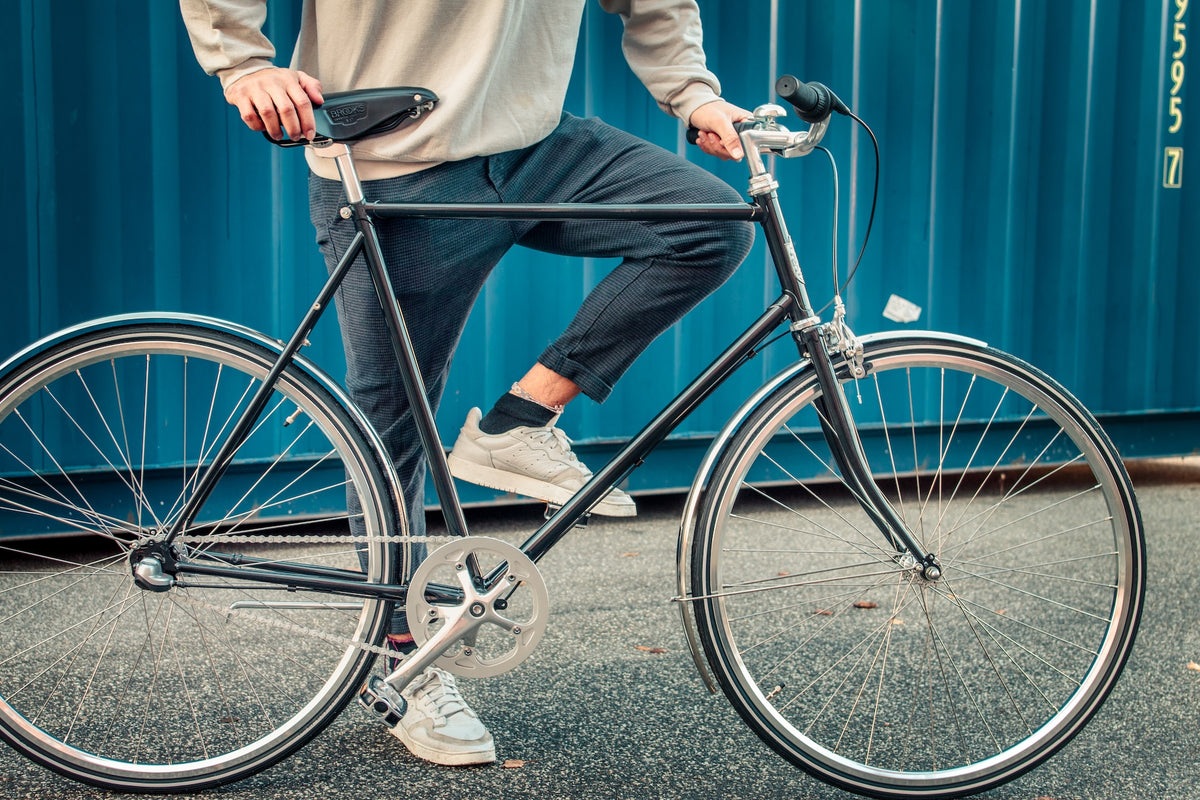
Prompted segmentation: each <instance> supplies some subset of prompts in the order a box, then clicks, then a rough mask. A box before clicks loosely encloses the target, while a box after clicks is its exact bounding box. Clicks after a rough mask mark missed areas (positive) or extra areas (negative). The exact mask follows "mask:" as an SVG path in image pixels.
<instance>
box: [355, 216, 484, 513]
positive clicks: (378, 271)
mask: <svg viewBox="0 0 1200 800" xmlns="http://www.w3.org/2000/svg"><path fill="white" fill-rule="evenodd" d="M350 209H351V211H352V213H353V215H354V217H355V224H356V225H357V226H358V229H359V231H361V232H362V234H363V236H364V237H365V239H366V241H365V242H364V243H363V255H364V256H365V257H366V259H367V267H368V269H369V271H370V273H371V280H372V282H373V283H374V284H375V293H376V294H377V295H378V298H379V304H380V307H381V308H382V309H383V316H384V319H385V320H386V321H387V328H388V335H389V337H390V339H391V344H392V350H393V351H394V353H395V355H396V363H397V366H398V367H399V369H400V378H401V380H402V381H403V383H404V391H405V393H406V394H407V396H408V403H409V406H410V407H411V408H412V412H413V423H414V424H415V425H416V427H417V435H418V436H419V438H420V440H421V447H422V448H423V449H424V451H425V460H426V462H427V463H428V465H429V476H430V478H432V479H433V485H434V487H435V488H436V489H437V494H438V500H439V501H440V503H441V507H442V514H443V515H444V517H445V522H446V528H447V530H448V532H449V533H450V535H452V536H466V535H467V521H466V517H464V516H463V511H462V504H461V503H460V502H459V499H458V491H457V490H456V489H455V488H454V479H453V477H452V476H451V475H450V467H449V465H448V464H447V463H446V454H445V451H444V450H443V448H442V440H441V437H439V436H438V432H437V423H436V421H435V419H434V414H433V408H432V406H430V404H429V396H428V395H427V394H426V392H425V380H424V379H423V378H422V377H421V367H420V363H419V362H418V360H417V354H416V350H415V349H414V348H413V345H412V337H410V336H409V333H408V326H407V325H406V324H405V322H404V313H403V311H402V310H401V308H400V301H399V300H398V299H397V297H396V292H395V290H394V289H393V288H392V282H391V280H390V279H389V278H388V274H387V268H386V266H385V265H384V258H383V250H382V249H381V247H380V245H379V234H378V233H377V232H376V230H375V224H374V222H373V221H372V220H371V217H370V215H369V214H368V213H367V210H366V208H365V206H364V204H363V203H362V202H361V201H359V202H357V203H352V204H351V205H350Z"/></svg>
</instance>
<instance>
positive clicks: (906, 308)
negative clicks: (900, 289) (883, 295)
mask: <svg viewBox="0 0 1200 800" xmlns="http://www.w3.org/2000/svg"><path fill="white" fill-rule="evenodd" d="M883 315H884V316H885V317H887V318H888V319H890V320H891V321H892V322H916V321H917V320H919V319H920V318H921V307H920V306H919V305H917V304H916V303H910V302H909V301H908V300H905V299H904V298H903V297H901V296H900V295H898V294H894V295H892V296H891V297H889V298H888V301H887V305H886V306H884V307H883Z"/></svg>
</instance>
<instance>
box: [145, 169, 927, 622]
mask: <svg viewBox="0 0 1200 800" xmlns="http://www.w3.org/2000/svg"><path fill="white" fill-rule="evenodd" d="M348 208H349V209H350V212H351V218H352V219H353V220H354V222H355V226H356V228H357V233H356V234H355V237H354V239H353V241H352V242H351V244H350V246H349V247H348V248H347V250H346V252H345V253H344V254H343V255H342V257H341V259H340V260H339V262H338V264H337V265H336V267H335V268H334V269H333V270H332V271H331V273H330V277H329V280H328V281H327V282H326V283H325V285H324V286H323V287H322V289H321V291H320V293H319V295H318V297H317V300H316V301H315V302H314V303H313V305H312V306H311V307H310V308H309V310H308V312H307V313H306V314H305V316H304V318H303V320H302V321H301V322H300V325H299V326H298V328H297V329H296V331H295V333H293V335H292V337H291V338H290V339H289V341H288V343H287V345H286V346H285V347H284V348H283V350H282V351H281V352H280V355H279V357H278V358H277V360H276V362H275V364H274V365H273V366H272V368H271V370H270V371H269V373H268V375H267V377H266V378H265V379H264V383H263V385H262V386H261V387H260V388H259V390H258V391H257V392H256V394H255V397H254V398H253V400H252V401H251V403H250V405H249V408H248V410H247V412H246V414H245V415H244V416H243V417H242V419H241V420H240V421H239V423H238V425H237V426H235V428H234V430H233V432H232V433H231V435H230V436H229V438H228V439H227V440H226V441H225V443H224V444H223V445H222V447H221V448H220V450H219V451H218V453H217V455H216V456H215V457H214V459H213V462H212V464H211V465H210V467H209V469H207V470H206V471H205V474H204V476H203V479H202V480H201V481H200V483H199V484H198V485H197V489H196V491H195V492H194V493H193V495H192V496H191V497H190V498H189V500H188V502H187V505H186V507H185V508H184V510H183V513H181V514H180V516H179V518H178V519H177V521H176V522H175V523H174V525H172V527H171V529H170V530H169V531H168V533H167V535H166V542H167V544H170V542H171V541H172V540H173V539H174V538H175V537H176V536H177V535H179V534H180V533H181V532H182V531H183V530H184V529H186V528H187V527H188V526H190V525H191V524H192V522H193V521H194V519H195V517H196V515H197V514H198V513H199V509H200V507H201V506H202V505H203V503H204V501H205V500H206V499H207V498H208V495H209V494H210V493H211V491H212V489H213V488H214V486H215V485H216V483H217V481H218V480H219V479H220V477H221V475H222V474H223V473H224V471H225V470H226V468H227V467H228V466H229V464H230V462H231V461H232V459H233V457H234V455H235V454H236V452H237V450H238V448H239V447H241V445H242V443H243V441H244V439H245V437H246V436H247V435H248V434H249V431H250V429H251V427H252V425H253V424H254V421H255V418H256V417H257V416H258V414H259V413H260V412H261V411H262V409H263V408H264V407H265V406H266V403H267V402H268V400H269V398H270V396H271V393H272V392H273V390H274V383H275V380H276V379H277V378H278V377H279V376H280V375H281V374H282V372H283V370H284V369H286V367H287V366H288V364H290V363H291V361H292V359H293V358H294V357H295V354H296V352H298V350H299V348H300V346H301V345H302V344H303V342H304V341H305V340H306V339H307V337H308V334H309V333H310V332H311V331H312V329H313V328H314V327H315V326H316V324H317V321H318V320H319V319H320V316H321V314H322V313H324V311H325V309H326V308H327V307H328V306H329V303H330V302H331V300H332V299H333V296H334V293H335V292H336V291H337V288H338V287H339V286H340V285H341V283H342V281H343V280H344V279H345V277H346V275H347V273H348V272H349V270H350V268H351V266H352V265H354V264H355V263H356V262H357V261H358V258H359V256H362V257H363V259H364V260H365V262H366V266H367V269H368V271H369V272H370V275H371V278H372V281H373V282H374V285H375V290H376V293H377V295H378V297H379V301H380V304H381V306H382V308H383V309H384V312H385V319H386V321H387V327H388V332H389V336H390V339H391V344H392V349H393V351H394V353H395V356H396V360H397V364H398V365H399V368H400V374H401V377H402V380H403V382H404V388H405V392H406V393H407V395H408V398H409V402H410V404H411V406H412V408H413V420H414V423H415V424H416V427H417V432H418V436H419V437H420V440H421V444H422V446H423V447H424V449H425V454H426V458H427V461H428V465H429V474H430V477H431V478H432V480H433V483H434V487H435V489H436V491H437V495H438V498H439V499H440V501H441V508H442V513H443V515H444V516H445V521H446V526H447V529H448V531H449V533H450V534H451V535H454V536H466V535H467V523H466V519H465V517H464V515H463V510H462V504H461V502H460V501H459V498H458V492H457V490H456V489H455V486H454V480H453V478H452V477H451V475H450V469H449V467H448V465H447V463H446V454H445V450H444V448H443V447H442V442H441V439H440V437H439V436H438V432H437V426H436V424H435V421H434V413H433V409H432V408H431V406H430V404H429V400H428V397H427V395H426V393H425V386H424V381H423V380H422V378H421V374H420V369H419V367H418V364H417V359H416V354H415V352H414V350H413V346H412V340H411V338H410V337H409V334H408V329H407V327H406V325H405V322H404V316H403V311H402V309H401V308H400V306H399V303H398V301H397V298H396V295H395V291H394V290H393V288H392V285H391V281H390V280H389V279H388V275H387V267H386V265H385V263H384V257H383V252H382V249H381V247H380V243H379V236H378V233H377V231H376V228H375V225H374V222H373V220H374V218H376V217H384V218H386V217H403V218H421V219H510V220H512V219H519V220H529V221H563V220H596V221H600V220H609V221H611V220H628V221H637V222H642V221H651V220H656V221H662V220H696V219H722V220H743V221H747V222H757V223H759V224H760V225H761V227H762V229H763V232H764V234H765V236H766V239H767V245H768V248H769V250H770V252H771V255H772V261H773V263H774V264H775V270H776V273H777V274H778V277H779V281H780V285H781V287H782V293H781V294H780V296H779V297H778V298H777V299H776V300H775V301H774V302H773V303H771V304H770V305H769V306H768V307H767V309H766V310H765V311H764V312H763V313H762V315H761V316H759V318H758V319H757V320H755V321H754V323H753V324H751V325H750V326H749V327H748V328H747V329H746V330H745V331H744V332H743V333H742V334H741V335H740V336H738V337H737V338H736V339H735V340H734V341H733V342H732V343H731V344H730V345H729V346H728V347H726V348H725V350H724V351H723V352H722V353H721V354H720V355H719V356H718V357H717V358H716V359H715V360H714V361H713V362H712V363H711V364H710V365H709V366H708V367H707V368H706V369H705V370H704V371H703V372H702V373H701V374H700V375H699V376H698V377H696V378H695V379H694V380H693V381H692V382H691V383H690V384H689V385H688V386H687V387H686V388H685V389H684V390H683V391H681V392H680V393H679V394H678V395H677V396H676V397H675V399H674V400H672V401H671V402H670V403H669V404H668V405H667V406H666V407H665V408H664V409H663V410H662V411H660V412H659V413H658V415H657V416H655V417H654V419H653V420H652V421H651V422H650V423H648V424H647V425H646V426H645V427H644V428H643V429H642V430H641V432H639V433H638V434H637V435H636V436H634V437H633V438H632V439H631V440H630V441H629V442H627V443H626V444H625V446H624V447H622V448H621V450H620V451H619V452H618V453H617V454H616V455H615V456H613V458H612V459H611V460H610V461H609V462H608V464H606V465H605V466H604V467H603V468H602V469H601V470H600V471H599V472H597V473H595V474H594V475H593V477H592V478H591V480H589V481H588V482H587V483H586V484H585V485H584V486H583V488H581V489H580V490H579V491H578V492H577V493H576V494H575V495H574V496H573V497H572V498H571V499H570V500H569V501H568V502H566V503H565V504H564V505H563V506H562V507H561V508H560V509H558V511H556V512H555V513H554V514H552V515H551V516H550V518H549V519H547V520H546V522H545V523H544V524H543V525H542V526H541V527H540V528H538V529H537V531H535V532H534V533H533V534H532V535H531V536H530V537H529V538H528V539H527V540H526V541H525V543H524V544H522V545H521V550H522V551H524V552H525V553H526V554H527V555H528V556H529V557H530V558H531V559H533V560H534V561H537V560H540V559H541V558H542V556H544V555H545V554H546V553H548V552H549V551H550V550H551V548H553V547H554V545H555V544H557V543H558V541H559V540H561V539H562V537H563V536H565V535H566V533H567V532H568V531H569V530H571V529H572V528H573V527H574V526H575V525H576V523H578V521H579V519H580V518H581V517H582V516H583V515H584V514H585V513H587V511H588V509H590V508H591V507H592V506H593V505H594V504H595V503H596V502H598V501H599V500H600V499H601V498H602V497H603V496H604V494H605V493H606V492H607V491H608V490H609V489H610V488H611V487H612V486H615V485H616V484H617V483H618V482H620V481H621V480H622V479H623V478H624V477H625V476H626V475H628V474H629V473H630V472H632V471H633V470H634V469H635V468H636V467H638V466H639V465H640V464H641V463H642V461H643V459H644V458H645V457H646V456H647V455H648V454H649V453H650V451H651V450H653V449H654V448H655V447H656V446H657V445H658V444H659V443H660V442H662V441H663V440H664V439H665V438H666V437H667V436H668V435H669V434H670V433H671V431H673V430H675V428H677V427H678V426H679V425H680V424H681V423H682V422H683V421H684V420H685V419H686V418H687V417H688V415H690V414H691V412H692V411H693V410H694V409H695V408H696V407H697V406H698V405H699V404H700V403H701V402H702V401H703V400H704V399H705V398H707V397H708V396H709V395H711V394H712V393H713V392H714V391H715V390H716V389H717V388H718V387H720V386H721V384H723V383H724V382H725V380H726V379H727V378H728V377H729V376H730V375H732V374H733V372H735V371H736V370H737V369H738V367H740V366H741V365H742V364H743V363H745V362H746V361H747V360H749V359H750V358H752V357H753V356H754V355H756V354H757V352H758V348H759V347H760V346H761V345H762V344H763V343H764V342H765V341H766V340H767V339H768V337H770V336H771V334H772V332H773V331H775V330H776V329H777V328H778V327H779V326H780V324H782V323H784V322H788V323H789V325H790V327H791V328H792V332H793V338H794V339H795V341H796V342H797V344H798V346H799V348H800V355H801V356H805V355H807V356H808V357H809V359H810V360H811V361H812V362H813V363H814V365H815V366H816V368H817V374H818V380H819V381H820V383H821V385H822V388H823V389H824V393H823V394H824V396H823V399H822V403H821V410H822V414H821V416H822V429H823V431H824V433H825V437H826V439H827V441H828V443H829V446H830V448H831V449H832V451H833V454H834V458H835V460H836V461H837V463H838V466H839V468H840V469H841V470H842V472H843V474H844V475H846V476H847V480H848V481H849V482H850V484H851V487H852V488H853V489H855V493H856V495H857V496H858V499H859V502H860V504H861V505H862V506H863V508H864V510H866V512H867V513H868V514H869V515H870V516H871V518H872V519H873V520H874V521H875V523H876V525H877V526H878V527H879V528H880V530H881V531H882V533H883V534H884V535H885V536H886V537H887V538H888V540H889V541H890V542H891V543H892V544H893V545H894V546H895V547H896V549H897V550H898V551H902V550H903V549H905V548H907V549H908V550H909V551H910V552H912V553H913V554H914V555H915V556H916V557H917V558H918V560H921V561H926V563H932V560H931V559H932V557H931V556H926V555H925V554H924V553H923V552H921V550H920V549H919V547H918V546H917V543H916V542H915V541H913V540H912V536H911V534H910V533H909V532H908V531H907V530H906V529H905V526H904V524H903V523H902V522H901V521H900V520H899V518H898V516H897V515H896V514H895V511H894V510H893V509H892V508H891V506H890V505H889V504H888V503H887V501H886V500H885V499H884V498H883V496H882V493H881V492H880V491H879V489H878V487H876V486H875V484H874V482H873V481H872V480H871V478H870V473H869V470H868V469H867V467H866V466H865V457H864V456H863V455H862V451H861V445H860V444H859V440H858V436H857V432H856V430H855V428H854V424H853V420H852V419H851V418H850V415H849V408H848V406H847V404H846V401H845V397H844V395H843V394H842V392H841V390H840V387H839V384H838V381H837V377H836V375H835V373H834V367H833V363H832V359H831V357H830V356H829V355H828V354H827V353H826V352H825V348H824V347H823V346H822V345H821V342H820V336H819V332H818V330H817V326H816V322H817V320H816V319H815V317H814V316H813V312H812V309H811V308H810V307H809V303H808V299H807V294H806V292H805V291H804V286H803V283H802V279H801V277H800V275H799V271H798V270H793V268H792V261H791V259H789V257H788V255H789V253H791V252H794V251H792V250H791V248H790V243H789V241H788V239H787V234H786V231H785V229H784V227H783V223H782V220H781V219H780V216H779V207H778V201H777V200H776V198H775V196H774V193H771V194H769V195H766V196H760V197H757V198H755V201H754V202H753V203H749V204H742V203H737V204H626V205H598V204H586V203H554V204H461V203H403V204H392V203H370V202H366V201H362V200H360V201H358V202H352V203H350V204H349V205H348ZM793 258H794V256H793ZM232 563H233V562H232V561H226V560H225V559H224V558H223V557H222V556H221V554H219V553H208V554H206V555H205V557H204V559H203V563H201V562H200V561H195V560H187V559H181V560H180V561H179V562H178V563H177V565H176V567H177V571H178V573H180V574H187V573H191V574H197V575H208V576H217V577H223V578H236V579H238V580H249V581H257V582H260V583H268V584H273V585H282V586H288V587H294V588H306V589H315V590H320V591H327V592H330V593H332V594H344V595H350V596H357V597H379V598H383V599H390V600H395V601H397V602H404V600H405V598H406V587H405V586H403V585H400V584H396V585H392V584H387V585H384V584H368V583H366V581H365V578H364V577H363V576H362V575H361V573H355V572H351V571H345V570H313V569H310V568H307V567H305V566H304V565H292V564H281V563H279V562H272V563H271V564H269V565H264V566H262V567H258V566H255V565H254V564H253V563H250V562H247V561H246V560H245V559H242V560H241V561H240V562H238V563H239V564H245V566H241V565H238V566H234V565H232ZM447 588H449V587H447ZM448 599H449V598H448Z"/></svg>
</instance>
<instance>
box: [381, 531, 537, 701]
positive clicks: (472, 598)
mask: <svg viewBox="0 0 1200 800" xmlns="http://www.w3.org/2000/svg"><path fill="white" fill-rule="evenodd" d="M489 579H490V581H489ZM485 582H486V585H485ZM446 589H452V590H458V591H461V593H462V599H461V601H460V600H458V599H457V598H456V599H454V600H453V601H451V600H445V599H442V600H437V601H434V602H431V601H430V598H431V597H438V596H442V597H445V596H446V595H447V594H448V593H447V592H446V591H445V590H446ZM549 606H550V598H549V594H548V593H547V591H546V582H545V580H543V578H542V575H541V573H540V572H538V568H537V565H535V564H534V563H533V560H532V559H530V558H529V556H527V555H525V553H523V552H522V551H521V550H520V549H518V548H516V547H514V546H513V545H511V544H508V543H507V542H502V541H500V540H498V539H490V538H487V537H484V536H467V537H464V538H461V539H456V540H455V541H452V542H448V543H447V544H444V545H442V546H441V547H439V548H438V549H436V550H434V551H433V552H432V553H430V554H429V555H428V556H427V557H426V558H425V560H424V561H422V562H421V564H420V566H418V567H417V569H416V571H415V572H414V573H413V576H412V580H411V581H410V582H409V587H408V604H407V609H406V611H405V614H406V616H407V617H408V625H409V630H410V631H411V632H412V635H413V639H414V640H415V642H416V643H417V645H423V644H425V642H427V641H429V640H430V639H431V638H432V637H433V636H434V635H435V634H436V633H437V632H438V631H439V630H440V629H441V628H442V627H443V626H445V625H459V624H461V623H462V622H463V621H466V622H468V623H470V624H471V627H470V628H469V630H468V631H467V632H466V633H465V634H464V635H463V636H461V637H459V638H458V639H456V640H455V641H454V642H453V644H451V645H450V646H449V647H448V648H447V649H446V650H445V651H443V653H442V655H441V656H439V657H438V659H437V661H436V662H434V663H435V664H437V666H439V667H441V668H442V669H444V670H446V671H447V672H452V673H454V674H455V675H461V676H471V677H479V678H485V677H490V676H492V675H500V674H502V673H504V672H508V671H509V670H511V669H513V668H514V667H516V666H517V665H518V664H520V663H521V662H522V661H524V660H525V659H526V658H527V657H528V656H529V654H530V653H531V652H533V648H534V647H535V646H537V643H538V642H539V641H540V640H541V638H542V634H543V633H544V632H545V630H546V620H547V617H548V615H549Z"/></svg>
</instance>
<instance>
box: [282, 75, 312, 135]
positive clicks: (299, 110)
mask: <svg viewBox="0 0 1200 800" xmlns="http://www.w3.org/2000/svg"><path fill="white" fill-rule="evenodd" d="M288 102H289V103H290V104H291V108H292V109H294V111H295V114H296V124H297V126H298V131H299V133H298V135H300V136H303V137H304V138H305V139H308V140H310V141H311V140H312V138H313V137H314V136H316V135H317V121H316V117H315V116H314V115H313V104H312V101H311V100H310V99H309V96H308V92H306V91H305V90H304V88H303V87H302V86H301V84H299V83H297V84H296V85H294V86H289V87H288Z"/></svg>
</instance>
